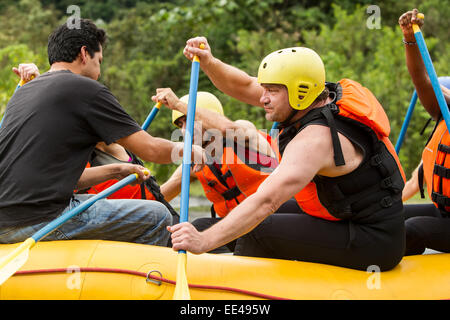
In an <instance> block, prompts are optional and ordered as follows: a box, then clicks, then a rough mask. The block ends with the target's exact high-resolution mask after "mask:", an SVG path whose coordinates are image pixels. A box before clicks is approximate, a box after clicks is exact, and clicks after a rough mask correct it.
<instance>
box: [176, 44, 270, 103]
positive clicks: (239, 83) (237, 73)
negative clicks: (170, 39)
mask: <svg viewBox="0 0 450 320" xmlns="http://www.w3.org/2000/svg"><path fill="white" fill-rule="evenodd" d="M200 43H203V44H204V45H205V48H204V49H199V46H200ZM183 53H184V55H185V56H186V58H188V59H189V60H192V59H193V57H194V55H197V56H198V57H199V58H200V67H201V68H202V70H203V72H205V73H206V75H207V76H208V77H209V79H210V80H211V81H212V83H213V84H214V85H215V86H216V87H217V89H219V90H220V91H222V92H224V93H225V94H227V95H229V96H232V97H233V98H235V99H238V100H240V101H242V102H245V103H248V104H251V105H254V106H260V107H262V106H263V105H262V103H261V102H260V101H259V99H260V97H261V92H262V88H261V86H260V85H259V83H258V82H257V80H256V78H255V77H251V76H250V75H248V74H247V73H246V72H244V71H242V70H240V69H238V68H235V67H233V66H231V65H229V64H226V63H224V62H222V61H221V60H219V59H217V58H215V57H214V56H213V55H212V53H211V48H210V46H209V44H208V40H207V39H206V38H205V37H196V38H192V39H189V40H188V41H187V42H186V46H185V48H184V51H183Z"/></svg>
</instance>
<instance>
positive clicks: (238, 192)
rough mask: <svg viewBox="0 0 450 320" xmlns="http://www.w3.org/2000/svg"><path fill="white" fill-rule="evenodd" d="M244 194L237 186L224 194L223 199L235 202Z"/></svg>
mask: <svg viewBox="0 0 450 320" xmlns="http://www.w3.org/2000/svg"><path fill="white" fill-rule="evenodd" d="M241 194H242V192H241V190H239V188H238V187H237V186H235V187H233V188H231V189H228V190H227V191H225V192H223V193H222V197H224V199H225V200H233V199H237V197H238V196H240V195H241Z"/></svg>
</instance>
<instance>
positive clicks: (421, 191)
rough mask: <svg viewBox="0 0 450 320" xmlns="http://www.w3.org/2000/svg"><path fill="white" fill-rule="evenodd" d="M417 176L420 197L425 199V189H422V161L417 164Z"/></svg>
mask: <svg viewBox="0 0 450 320" xmlns="http://www.w3.org/2000/svg"><path fill="white" fill-rule="evenodd" d="M417 177H418V179H419V190H420V197H421V198H422V199H425V190H424V189H423V178H424V172H423V163H422V164H421V165H420V166H419V169H418V172H417Z"/></svg>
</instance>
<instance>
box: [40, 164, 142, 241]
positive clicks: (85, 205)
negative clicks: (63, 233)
mask: <svg viewBox="0 0 450 320" xmlns="http://www.w3.org/2000/svg"><path fill="white" fill-rule="evenodd" d="M137 177H138V174H137V173H133V174H130V175H129V176H128V177H126V178H124V179H122V180H120V181H119V182H117V183H115V184H114V185H112V186H111V187H109V188H107V189H105V190H103V191H102V192H100V193H98V194H96V195H95V196H93V197H92V198H89V199H88V200H86V201H84V202H83V203H81V204H80V205H79V206H78V207H75V208H73V209H72V210H69V211H67V212H66V213H64V214H62V215H61V216H59V217H58V218H56V219H55V220H53V221H52V222H50V223H49V224H47V225H46V226H45V227H43V228H41V229H40V230H39V231H37V232H36V233H35V234H33V235H32V236H31V238H33V239H34V241H35V242H38V241H39V240H41V239H42V238H44V237H45V236H46V235H48V234H49V233H51V232H52V231H54V230H55V229H57V228H59V227H60V226H61V225H62V224H64V223H65V222H67V221H68V220H69V219H71V218H72V217H74V216H76V215H77V214H79V213H81V212H83V211H84V210H86V209H87V208H89V207H90V206H92V205H93V204H94V203H95V202H96V201H97V200H100V199H103V198H106V197H107V196H109V195H111V194H112V193H114V192H116V191H117V190H119V189H121V188H123V187H124V186H126V185H128V184H130V183H131V182H133V181H134V180H136V179H137Z"/></svg>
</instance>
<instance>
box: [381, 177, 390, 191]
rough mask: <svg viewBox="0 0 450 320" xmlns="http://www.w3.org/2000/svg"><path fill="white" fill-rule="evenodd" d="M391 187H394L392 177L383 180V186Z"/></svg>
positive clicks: (384, 187) (385, 187)
mask: <svg viewBox="0 0 450 320" xmlns="http://www.w3.org/2000/svg"><path fill="white" fill-rule="evenodd" d="M390 187H392V179H391V177H387V178H386V179H383V180H381V188H383V189H388V188H390Z"/></svg>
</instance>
